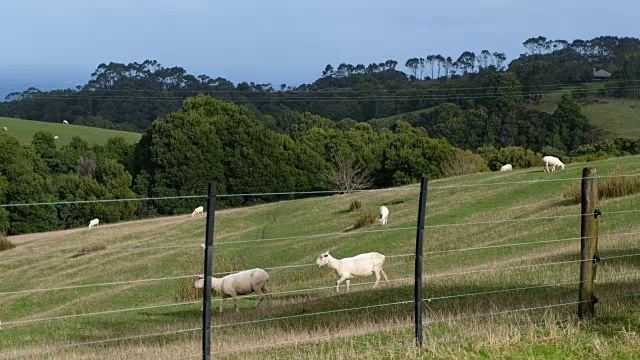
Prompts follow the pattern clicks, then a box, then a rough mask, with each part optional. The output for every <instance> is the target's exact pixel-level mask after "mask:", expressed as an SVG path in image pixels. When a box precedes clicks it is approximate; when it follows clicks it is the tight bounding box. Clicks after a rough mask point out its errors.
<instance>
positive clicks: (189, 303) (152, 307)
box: [2, 301, 202, 325]
mask: <svg viewBox="0 0 640 360" xmlns="http://www.w3.org/2000/svg"><path fill="white" fill-rule="evenodd" d="M201 303H202V301H191V302H183V303H175V304H165V305H153V306H142V307H136V308H128V309H118V310H108V311H100V312H92V313H82V314H73V315H62V316H52V317H47V318H39V319H29V320H19V321H9V322H4V323H2V325H16V324H27V323H34V322H42V321H51V320H62V319H71V318H81V317H87V316H97V315H110V314H118V313H124V312H131V311H140V310H152V309H162V308H167V307H176V306H185V305H195V304H201Z"/></svg>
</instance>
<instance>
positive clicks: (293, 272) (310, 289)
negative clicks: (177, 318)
mask: <svg viewBox="0 0 640 360" xmlns="http://www.w3.org/2000/svg"><path fill="white" fill-rule="evenodd" d="M621 176H640V174H632V175H614V176H598V177H596V178H612V177H621ZM583 179H584V178H562V179H541V180H530V181H511V182H495V183H476V184H459V185H443V186H433V187H430V188H429V190H446V189H463V188H471V187H486V186H507V185H532V184H536V183H544V182H549V181H577V180H583ZM379 191H390V189H375V190H362V191H354V193H363V194H366V193H375V192H379ZM391 191H402V192H406V191H416V192H417V191H420V189H419V188H415V187H406V188H398V189H392V190H391ZM338 193H344V192H343V191H321V192H302V193H295V192H280V193H258V194H224V195H218V196H217V197H232V196H284V195H312V194H318V195H321V194H325V195H327V194H338ZM208 197H209V196H208V195H188V196H176V197H159V198H135V199H108V200H88V201H61V202H47V203H29V204H27V203H24V204H2V205H0V207H14V206H45V205H73V204H84V203H100V202H105V203H106V202H119V201H142V200H173V199H189V198H204V199H206V198H208ZM633 213H640V209H633V208H632V209H620V210H611V211H608V210H607V209H604V211H602V213H601V215H600V216H602V217H604V218H607V217H608V216H616V215H630V214H633ZM592 215H593V214H591V213H587V214H580V213H579V214H558V215H550V216H539V217H514V218H504V219H493V220H482V221H471V222H453V223H440V224H437V223H436V224H431V223H428V224H427V225H425V226H424V229H425V230H432V229H439V228H459V227H465V226H472V227H482V226H485V225H492V226H493V225H505V226H506V225H508V224H512V223H524V222H532V221H540V222H548V221H554V220H565V221H566V220H568V219H572V218H573V219H579V218H584V217H589V216H592ZM212 216H215V214H213V215H212ZM419 230H420V227H419V226H398V227H389V228H383V229H372V230H357V231H347V232H344V231H342V232H326V233H315V234H305V235H292V236H279V237H266V238H265V237H261V238H253V239H251V238H249V239H239V240H228V241H222V242H215V243H214V244H213V248H214V249H216V250H215V251H229V250H225V249H232V248H233V246H232V245H240V244H249V245H255V244H258V243H267V244H275V245H277V246H289V244H293V245H291V246H298V245H299V244H301V243H300V241H302V240H311V239H322V238H337V237H345V236H369V235H376V234H381V235H384V234H393V233H396V232H403V231H404V232H406V231H419ZM385 236H387V235H385ZM428 236H429V233H427V237H428ZM598 236H599V237H603V238H607V239H614V238H622V237H630V238H632V239H633V238H638V236H640V231H624V232H612V233H608V234H604V235H598ZM387 237H389V236H387ZM442 240H446V239H442ZM584 240H585V237H583V236H581V237H575V236H574V237H564V238H556V239H553V238H551V239H549V238H547V239H540V240H536V241H524V242H508V243H505V244H491V245H481V246H467V247H457V248H451V249H441V250H430V251H425V252H424V253H423V254H424V255H427V256H428V257H427V258H426V260H423V262H424V263H425V264H426V265H427V266H429V261H430V260H431V258H432V257H433V256H436V255H437V256H440V257H446V256H452V255H456V254H460V255H461V256H462V255H464V254H465V253H471V252H477V251H483V250H496V249H501V248H522V247H527V246H528V247H536V246H538V247H545V246H551V245H554V244H563V243H571V242H574V243H576V244H578V243H579V242H580V241H584ZM278 242H281V243H278ZM443 244H444V245H446V241H445V243H443ZM443 244H440V245H443ZM452 245H453V244H452ZM202 247H204V244H201V243H189V244H176V245H157V246H153V245H149V246H140V247H130V246H129V247H121V248H113V249H103V250H95V251H74V250H72V249H63V250H60V251H56V252H44V253H29V254H24V255H9V256H0V261H5V260H8V261H10V260H28V259H35V260H38V259H42V258H53V257H62V256H70V255H76V254H82V255H88V254H94V255H108V254H117V253H134V252H156V253H158V252H163V251H164V252H166V251H173V250H176V251H181V250H185V251H186V250H193V249H199V250H201V249H202ZM633 248H636V247H635V246H632V248H631V249H629V248H625V249H624V250H625V251H626V253H623V254H620V253H618V252H617V250H615V249H613V248H611V247H607V246H605V248H604V249H603V250H604V251H602V252H600V255H599V258H598V262H599V263H600V265H606V264H607V263H611V264H615V263H616V261H617V260H620V259H632V258H637V257H640V251H633ZM217 249H221V250H217ZM273 250H275V251H277V249H273ZM608 250H611V254H609V251H608ZM275 251H274V253H275ZM471 256H476V255H471ZM385 259H389V260H390V261H389V262H392V261H391V259H399V260H401V261H400V262H398V263H392V264H389V262H388V265H387V267H393V266H396V267H402V266H405V267H407V268H408V267H409V265H411V263H410V262H408V261H404V260H405V259H406V260H411V261H412V262H413V261H416V253H408V252H407V253H405V252H400V253H396V254H391V255H385ZM456 259H457V258H456ZM456 261H461V260H460V259H457V260H456ZM512 261H513V262H522V260H521V259H518V258H514V259H513V260H512ZM592 261H594V259H579V258H578V259H567V260H559V261H551V260H550V259H545V258H540V259H536V258H531V259H530V263H526V264H521V263H520V264H518V265H514V266H510V265H509V261H507V262H505V263H504V264H502V265H496V264H487V265H485V266H482V265H480V266H472V265H467V266H466V267H467V268H470V269H469V270H461V271H447V270H450V269H453V268H455V266H448V267H447V269H444V271H442V270H439V269H430V270H431V271H430V272H428V273H427V274H424V275H421V276H420V277H417V278H416V277H412V276H409V274H406V273H401V274H400V275H404V276H399V277H396V278H393V279H389V280H387V281H386V282H385V281H381V283H382V284H386V287H385V288H382V287H381V290H380V291H382V292H381V293H380V294H387V295H386V296H383V297H382V298H381V299H386V300H385V301H380V302H378V303H374V304H370V303H369V304H365V305H358V306H344V307H341V305H348V304H358V303H359V302H358V301H355V300H358V299H366V298H367V296H368V294H369V293H370V292H371V290H370V288H369V287H370V286H371V285H375V284H377V281H376V282H372V281H366V282H357V283H354V284H351V285H350V286H351V287H354V288H356V290H355V291H353V292H350V293H349V294H348V295H349V297H348V298H345V299H347V300H349V299H350V301H346V300H345V301H339V300H337V298H335V296H342V295H334V294H335V293H334V291H333V290H334V289H337V286H335V285H333V286H307V287H302V288H300V285H301V284H299V285H296V284H295V283H294V284H293V286H290V287H284V288H282V289H279V290H278V291H275V292H270V295H271V296H273V297H275V298H276V299H281V300H280V301H281V302H282V304H281V305H279V306H280V310H278V311H277V310H273V309H271V310H264V312H262V313H261V312H259V311H258V312H253V313H251V314H246V315H242V316H234V315H225V316H224V317H223V316H222V315H221V317H220V318H219V322H216V323H214V324H213V325H212V326H211V329H213V330H215V331H223V332H224V334H229V331H232V330H227V329H231V328H239V329H241V328H243V327H247V326H253V327H255V326H259V325H264V326H275V328H276V329H279V331H282V327H280V326H277V325H272V324H276V323H278V322H283V323H287V324H289V326H291V324H292V321H298V320H302V319H307V318H310V317H318V318H322V319H334V320H339V319H340V318H342V317H344V318H345V319H350V318H351V317H350V316H353V315H350V316H346V314H351V313H366V314H369V312H373V311H376V314H385V313H386V310H385V309H388V308H391V307H400V308H403V306H404V310H397V311H399V313H398V314H401V316H400V317H399V318H398V319H397V320H398V321H401V322H402V319H404V320H407V317H409V314H410V313H409V312H408V309H407V307H406V305H410V304H414V305H415V303H416V299H413V300H412V299H406V297H405V298H402V294H406V292H401V291H399V294H398V295H397V296H395V297H394V296H390V295H389V294H390V293H389V294H388V293H387V292H388V291H389V290H390V289H391V290H392V289H401V288H403V287H407V286H409V285H412V284H413V283H414V282H415V281H416V279H421V280H420V281H421V282H422V281H428V283H427V284H431V282H434V281H436V280H437V281H439V279H441V278H455V279H457V280H456V284H457V283H460V282H462V283H463V284H464V283H468V278H467V276H469V275H473V276H482V275H484V274H487V273H493V272H500V273H503V274H507V275H509V274H513V273H514V272H516V271H520V270H533V269H535V268H545V269H551V267H553V266H561V265H571V264H574V265H575V264H577V265H580V264H582V263H586V262H592ZM634 261H635V260H634ZM291 262H292V261H290V262H289V264H286V265H284V264H283V265H278V266H271V267H264V268H263V269H264V270H268V271H273V274H278V272H279V271H282V272H283V274H282V276H288V277H293V278H295V277H296V276H297V275H298V274H300V273H299V272H300V270H301V269H303V268H311V267H315V266H317V263H314V262H304V263H295V262H294V263H291ZM354 264H355V263H354ZM594 264H595V263H594ZM0 265H1V263H0ZM504 265H507V266H504ZM600 265H599V266H600ZM608 269H609V268H607V267H605V268H604V269H603V270H601V272H600V273H599V274H598V277H596V279H595V280H594V282H596V283H597V284H598V285H599V286H605V285H612V284H617V283H619V282H622V283H625V281H626V280H636V279H637V278H638V277H640V274H637V273H632V274H628V273H620V274H617V273H610V272H607V271H608ZM622 269H624V268H619V269H618V268H615V270H617V271H622ZM401 271H402V270H401ZM602 271H604V273H603V272H602ZM235 272H236V271H218V272H214V273H213V275H214V276H225V275H229V274H232V273H235ZM603 274H604V275H603ZM201 276H202V274H188V275H172V276H164V277H163V276H160V277H153V278H139V279H129V280H121V281H110V282H94V283H87V284H76V285H67V286H57V287H36V288H30V289H21V290H18V289H15V290H10V291H4V292H0V299H2V298H1V297H7V296H36V295H38V294H42V293H45V292H57V291H73V290H79V289H87V288H97V287H108V286H120V285H132V286H137V285H142V284H145V283H158V282H164V281H172V280H185V279H190V280H195V279H198V278H200V277H201ZM278 276H279V275H278ZM449 281H450V280H444V281H442V282H441V284H444V285H445V286H444V288H446V285H447V284H448V283H449ZM465 281H466V282H465ZM587 281H588V280H586V281H581V280H578V281H576V280H572V281H565V280H562V281H539V282H537V283H528V284H523V285H521V286H508V287H502V288H499V287H498V286H496V284H495V283H494V282H492V281H488V285H491V286H494V288H493V289H487V290H483V291H462V292H459V291H458V292H453V293H450V294H439V293H435V292H433V291H434V290H433V289H431V288H429V287H427V288H426V289H425V291H424V293H425V294H430V295H431V296H426V297H425V298H423V299H421V300H420V302H421V303H423V304H425V305H426V306H427V307H429V306H432V305H434V304H435V303H436V302H437V303H446V302H447V301H450V300H456V299H457V300H464V299H469V300H473V301H484V300H479V299H481V298H482V297H491V299H494V298H495V297H496V296H506V294H513V293H516V292H536V291H542V290H545V289H546V290H550V289H554V288H563V289H564V290H563V292H562V294H560V295H558V298H557V299H556V300H561V299H564V298H565V297H566V294H568V291H571V292H575V289H573V288H574V287H576V286H580V285H581V284H584V283H585V282H587ZM434 283H435V282H434ZM474 283H477V280H474ZM307 285H308V284H307ZM469 288H472V287H471V286H470V287H469ZM565 288H566V289H565ZM631 288H632V289H634V290H636V291H633V292H626V293H622V292H619V291H620V289H617V290H616V291H618V292H611V293H608V295H607V296H605V297H601V298H599V301H603V300H613V299H621V298H625V297H627V298H628V297H635V296H638V295H640V291H638V290H640V288H638V287H633V286H632V287H631ZM385 289H386V290H385ZM441 291H442V290H441V289H440V290H438V292H441ZM322 292H324V293H325V294H323V295H322V296H320V293H322ZM303 294H304V295H305V299H307V300H308V299H315V300H316V301H318V302H323V301H326V300H327V299H330V300H331V301H328V305H327V306H329V307H335V306H337V307H335V308H330V309H323V307H322V306H320V307H317V306H316V307H314V306H312V305H310V307H309V308H305V307H303V308H302V310H300V309H298V310H295V309H297V308H296V306H300V302H299V300H298V299H297V298H296V297H297V296H300V295H303ZM259 297H260V295H257V294H255V293H252V294H246V295H245V294H243V295H238V296H236V297H234V298H224V299H221V300H220V301H221V303H220V304H221V305H220V306H221V308H220V310H221V311H222V301H228V300H243V299H249V298H259ZM354 299H355V300H354ZM372 299H375V298H372ZM554 299H555V298H550V299H549V300H550V303H549V304H544V305H537V306H525V303H523V304H522V306H520V307H516V308H510V309H499V310H496V311H491V312H485V313H474V314H464V311H462V314H456V313H455V311H453V310H452V314H451V316H448V317H441V318H438V319H430V313H427V314H425V315H424V316H425V320H424V325H427V326H429V325H433V324H436V323H451V322H460V321H464V320H470V319H477V318H485V317H492V316H498V315H507V314H517V313H522V312H531V311H536V310H550V309H554V308H559V307H567V306H572V305H579V304H582V303H584V301H566V300H564V301H560V302H554V301H553V300H554ZM305 301H306V300H305ZM359 301H360V303H362V301H361V300H359ZM491 301H493V300H491ZM367 302H369V301H367ZM197 304H202V301H200V300H194V301H176V302H172V303H164V304H144V305H140V306H133V307H123V308H114V309H110V310H103V311H90V312H74V313H70V314H63V315H55V316H46V315H45V316H26V317H22V318H20V317H17V318H15V319H8V321H3V322H1V323H0V326H4V328H3V329H2V330H3V331H11V329H13V328H17V327H22V326H29V325H32V324H38V323H44V322H55V321H72V320H77V319H85V318H100V317H108V316H114V315H119V314H120V315H121V314H127V313H136V312H138V313H140V312H146V311H153V312H154V313H162V312H163V311H165V310H166V309H171V308H188V307H192V306H196V305H197ZM287 304H290V306H293V305H291V304H296V305H295V306H293V307H291V309H288V310H294V311H302V313H295V312H294V313H289V314H287V306H289V305H287ZM267 314H270V315H273V316H265V315H267ZM366 314H365V315H362V314H361V315H360V316H366ZM323 321H327V320H323ZM412 326H414V324H408V323H406V321H404V322H403V323H402V324H398V325H392V326H388V325H387V326H382V327H381V328H380V329H378V331H393V330H402V329H407V328H410V327H412ZM202 330H203V329H202V328H201V327H185V328H180V329H175V330H166V331H160V332H152V333H148V334H133V335H131V336H121V337H113V338H105V339H99V340H91V341H84V342H70V343H67V344H61V345H53V346H44V347H43V348H42V350H45V351H56V350H60V349H65V348H70V347H86V346H91V345H104V344H108V343H114V342H124V341H131V340H143V339H147V338H151V337H163V336H169V335H175V334H182V333H195V332H197V331H202ZM238 331H242V330H238ZM367 333H370V332H367V331H364V332H363V334H367ZM344 336H347V337H349V336H353V333H351V334H348V335H344ZM344 336H341V335H327V336H319V337H313V336H305V337H304V339H301V340H292V341H286V342H277V341H268V342H267V343H265V344H258V345H254V346H249V347H247V346H242V349H240V348H229V349H223V350H215V349H214V351H213V354H214V355H216V354H218V355H224V354H233V353H244V352H251V351H256V350H259V349H263V348H272V347H274V348H275V347H281V346H287V345H299V344H308V343H313V342H319V341H332V340H336V339H339V338H341V337H344ZM266 339H269V337H268V336H267V337H266ZM407 344H408V343H407ZM397 347H398V346H397V345H394V346H386V347H377V348H375V347H374V348H366V349H362V350H355V351H364V352H367V351H372V349H386V348H389V349H393V348H397ZM0 354H1V351H0ZM342 354H344V352H343V353H342ZM200 356H201V355H199V354H198V355H190V356H183V357H182V358H193V357H200Z"/></svg>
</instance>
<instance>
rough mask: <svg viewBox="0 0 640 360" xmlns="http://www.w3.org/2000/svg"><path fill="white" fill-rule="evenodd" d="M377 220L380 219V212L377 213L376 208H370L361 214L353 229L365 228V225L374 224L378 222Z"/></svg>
mask: <svg viewBox="0 0 640 360" xmlns="http://www.w3.org/2000/svg"><path fill="white" fill-rule="evenodd" d="M376 221H378V213H376V212H375V211H374V210H369V211H367V212H365V213H364V214H362V215H360V217H359V218H358V220H356V223H355V224H353V227H352V229H353V230H355V229H360V228H363V227H365V226H369V225H373V224H375V223H376Z"/></svg>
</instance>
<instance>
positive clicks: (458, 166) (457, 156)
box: [442, 149, 489, 177]
mask: <svg viewBox="0 0 640 360" xmlns="http://www.w3.org/2000/svg"><path fill="white" fill-rule="evenodd" d="M442 171H443V172H444V175H445V176H447V177H451V176H458V175H468V174H475V173H479V172H483V171H489V167H488V166H487V163H486V161H485V160H484V159H483V158H482V156H480V155H477V154H474V153H472V152H471V151H469V150H461V149H456V150H455V152H454V153H453V156H452V157H451V159H449V161H447V162H446V163H445V164H444V165H443V167H442Z"/></svg>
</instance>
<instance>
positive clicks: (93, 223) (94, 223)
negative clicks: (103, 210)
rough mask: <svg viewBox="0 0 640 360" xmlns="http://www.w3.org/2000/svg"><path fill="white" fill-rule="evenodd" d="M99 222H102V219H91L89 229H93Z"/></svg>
mask: <svg viewBox="0 0 640 360" xmlns="http://www.w3.org/2000/svg"><path fill="white" fill-rule="evenodd" d="M98 223H100V220H98V219H93V220H91V221H89V229H91V228H92V227H94V226H98Z"/></svg>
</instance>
